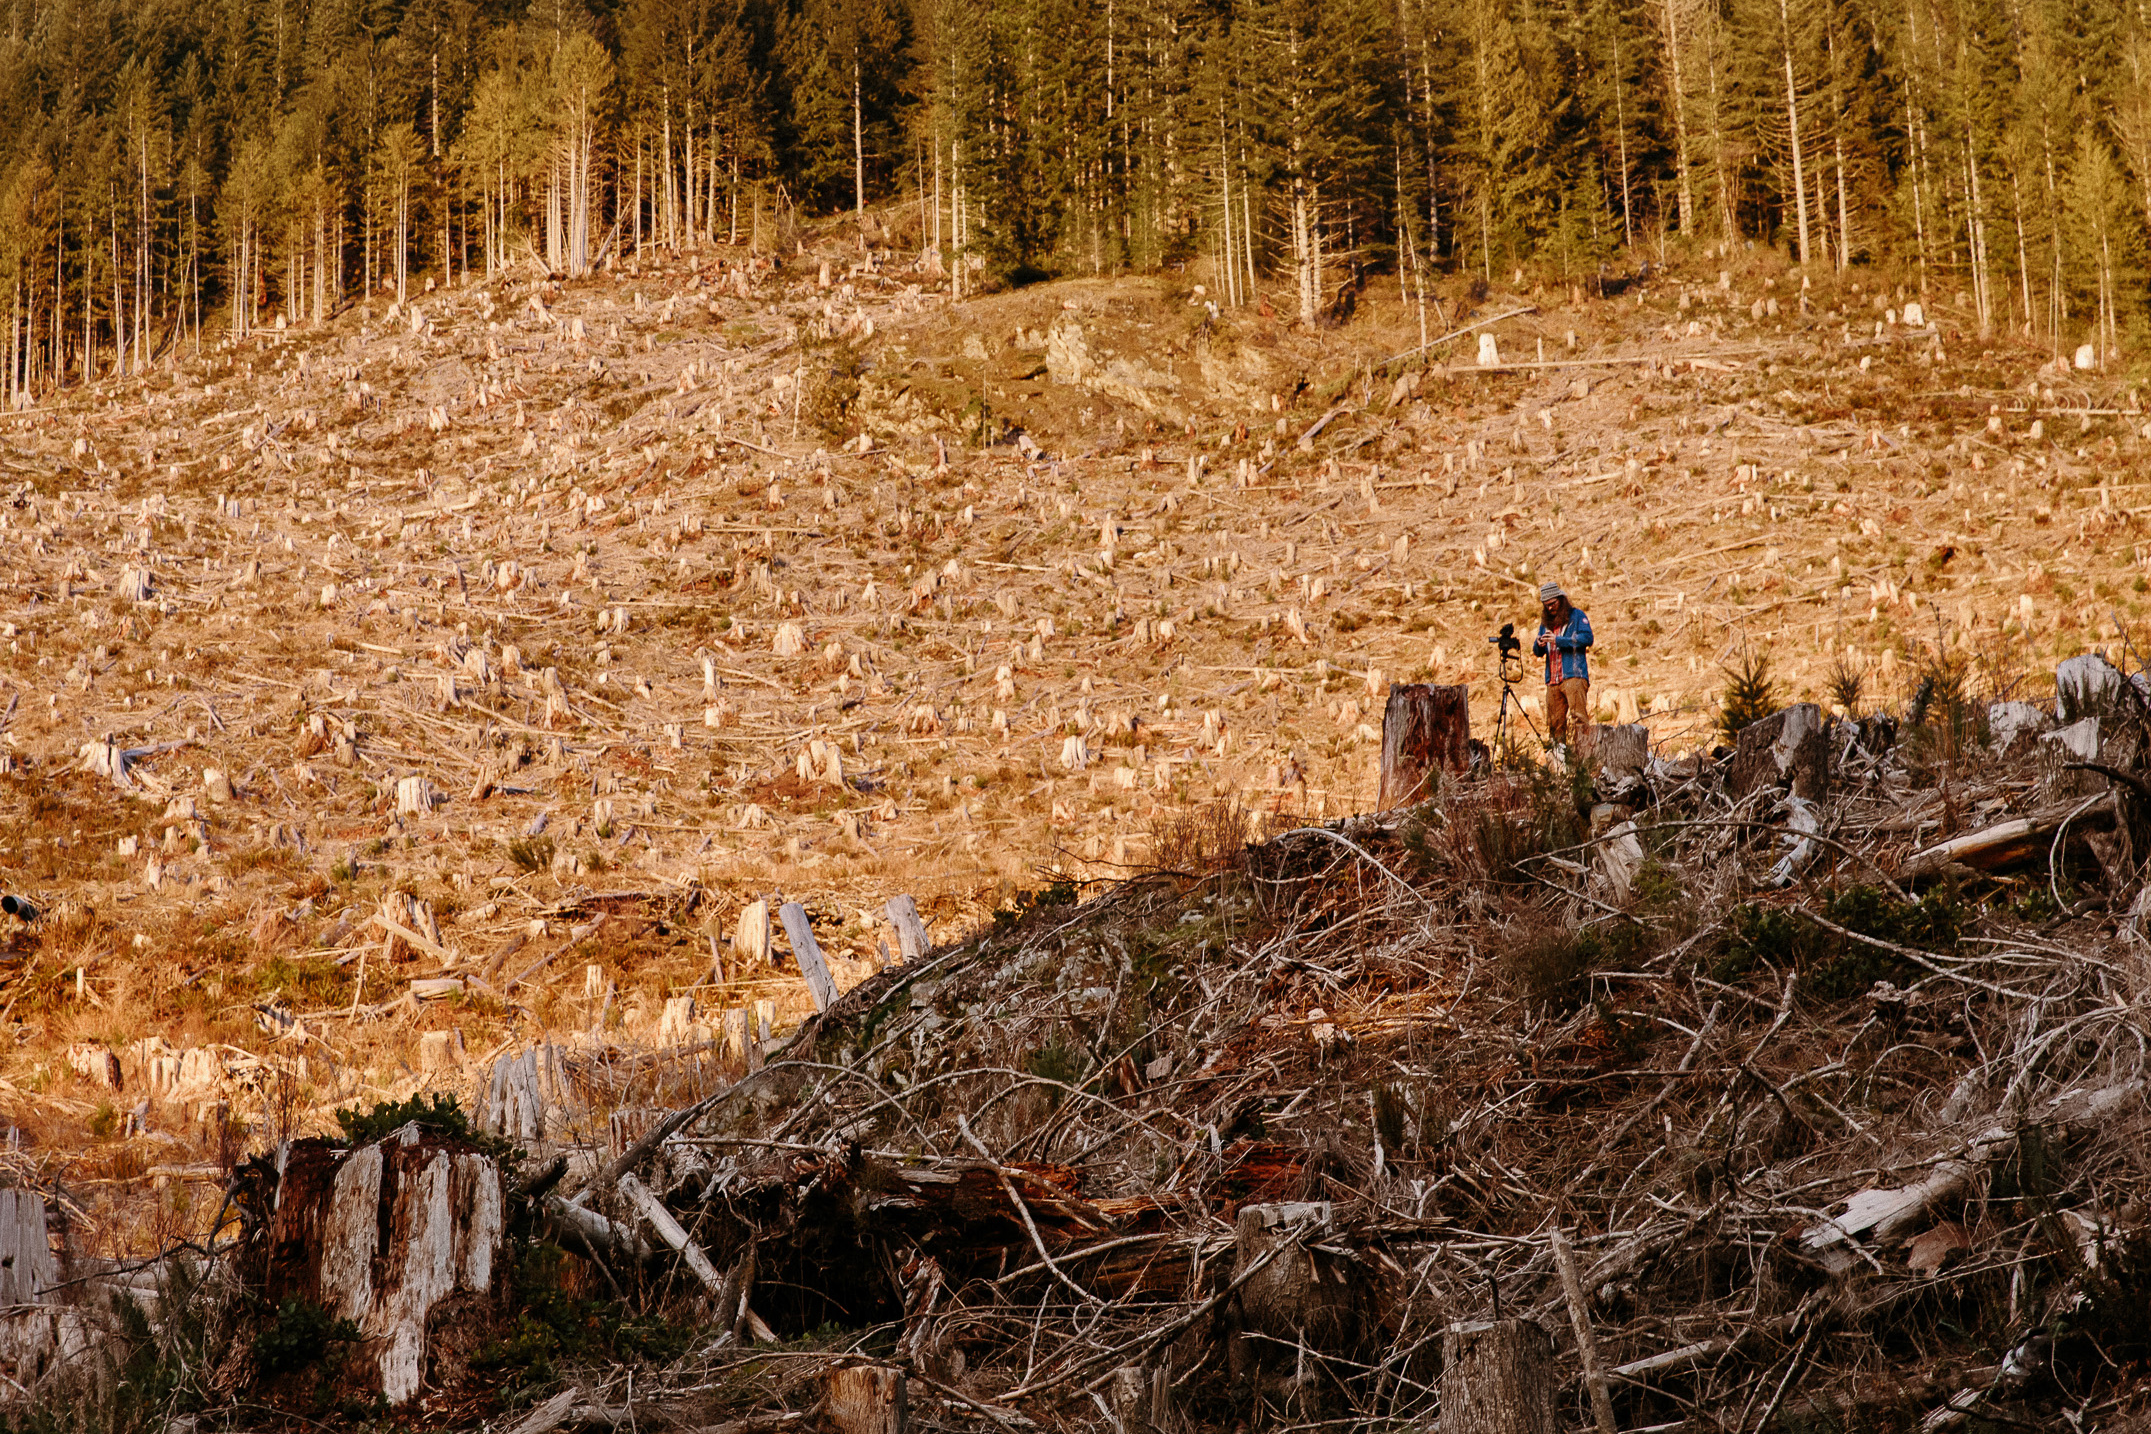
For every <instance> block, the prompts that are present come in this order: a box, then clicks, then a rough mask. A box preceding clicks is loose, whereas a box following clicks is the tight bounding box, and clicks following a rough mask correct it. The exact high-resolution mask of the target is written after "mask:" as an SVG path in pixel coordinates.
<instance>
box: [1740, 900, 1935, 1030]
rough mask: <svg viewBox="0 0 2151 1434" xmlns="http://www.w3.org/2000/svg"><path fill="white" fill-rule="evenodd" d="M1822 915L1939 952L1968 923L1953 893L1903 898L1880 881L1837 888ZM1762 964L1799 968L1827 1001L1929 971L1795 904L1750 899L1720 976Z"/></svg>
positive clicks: (1803, 985) (1804, 990) (1805, 988)
mask: <svg viewBox="0 0 2151 1434" xmlns="http://www.w3.org/2000/svg"><path fill="white" fill-rule="evenodd" d="M1821 915H1822V917H1823V919H1824V920H1826V921H1829V922H1830V923H1832V924H1833V925H1836V926H1841V927H1843V928H1844V929H1846V930H1847V931H1855V932H1858V933H1859V934H1860V935H1862V936H1872V937H1875V938H1876V939H1877V940H1881V941H1888V942H1891V943H1892V944H1894V945H1898V946H1908V947H1913V948H1916V949H1918V950H1923V951H1937V952H1940V951H1947V950H1949V949H1951V948H1952V947H1954V946H1955V945H1956V944H1957V933H1958V928H1959V924H1960V921H1961V913H1960V912H1959V911H1958V909H1957V905H1956V902H1955V899H1954V897H1953V896H1952V894H1951V893H1949V892H1947V891H1941V892H1935V893H1931V894H1929V895H1928V896H1927V897H1925V898H1924V899H1922V900H1919V901H1913V902H1903V901H1898V900H1897V899H1896V898H1894V897H1892V896H1890V895H1889V894H1888V893H1887V892H1885V891H1883V890H1882V889H1881V888H1879V887H1873V886H1853V887H1847V888H1846V889H1844V890H1842V891H1838V892H1835V893H1833V894H1831V895H1830V896H1829V897H1828V898H1827V900H1825V902H1824V903H1823V909H1822V911H1821ZM1757 966H1767V967H1769V968H1771V969H1773V970H1778V971H1785V970H1791V971H1795V972H1797V973H1798V974H1799V990H1800V992H1801V994H1803V995H1806V996H1811V997H1814V998H1815V999H1817V1000H1824V1001H1836V1000H1843V999H1845V998H1846V997H1848V996H1857V995H1859V994H1861V993H1862V992H1864V991H1866V990H1867V989H1868V988H1869V987H1871V986H1873V985H1874V983H1875V982H1877V981H1902V980H1907V979H1912V978H1915V977H1917V976H1918V975H1920V974H1922V972H1921V968H1920V967H1919V965H1918V963H1917V962H1914V961H1912V960H1910V959H1908V958H1906V957H1903V956H1899V955H1897V954H1896V953H1895V952H1892V951H1885V950H1883V949H1882V948H1880V947H1877V946H1870V945H1868V944H1867V943H1866V942H1864V941H1853V940H1850V939H1848V938H1846V937H1843V936H1840V935H1838V934H1837V933H1836V932H1834V931H1831V930H1829V929H1828V928H1826V927H1824V926H1822V925H1820V924H1818V923H1817V922H1816V921H1814V920H1813V919H1812V918H1811V917H1810V916H1809V915H1808V914H1807V913H1806V912H1804V911H1801V910H1800V909H1798V908H1796V907H1778V906H1760V905H1754V904H1750V905H1747V906H1743V907H1741V908H1740V909H1739V910H1738V911H1736V912H1735V913H1734V916H1733V922H1732V930H1731V933H1730V935H1729V936H1728V937H1727V939H1726V943H1725V950H1724V954H1723V956H1722V958H1721V959H1720V960H1719V962H1718V966H1717V973H1716V974H1717V975H1718V976H1719V978H1720V979H1723V980H1732V979H1736V978H1738V977H1740V976H1744V975H1746V974H1748V973H1749V972H1750V971H1753V970H1754V969H1755V968H1756V967H1757Z"/></svg>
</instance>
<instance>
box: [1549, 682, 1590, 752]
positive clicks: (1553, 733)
mask: <svg viewBox="0 0 2151 1434" xmlns="http://www.w3.org/2000/svg"><path fill="white" fill-rule="evenodd" d="M1590 697H1591V684H1590V683H1589V682H1587V681H1585V680H1584V679H1583V678H1581V677H1564V678H1562V679H1561V680H1560V681H1559V682H1549V683H1547V684H1546V740H1547V741H1549V742H1554V743H1565V742H1567V741H1568V714H1569V713H1570V711H1571V710H1573V711H1574V712H1575V714H1576V727H1577V733H1576V735H1577V736H1579V737H1580V736H1582V735H1583V731H1582V729H1583V726H1584V724H1585V723H1587V722H1589V721H1590V720H1591V703H1590Z"/></svg>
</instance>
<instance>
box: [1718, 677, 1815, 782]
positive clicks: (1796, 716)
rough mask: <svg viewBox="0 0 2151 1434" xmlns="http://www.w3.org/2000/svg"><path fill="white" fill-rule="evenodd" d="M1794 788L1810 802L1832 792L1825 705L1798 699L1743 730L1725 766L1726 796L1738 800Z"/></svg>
mask: <svg viewBox="0 0 2151 1434" xmlns="http://www.w3.org/2000/svg"><path fill="white" fill-rule="evenodd" d="M1773 786H1775V787H1790V788H1791V789H1792V794H1793V795H1794V796H1796V797H1799V798H1801V799H1803V800H1805V801H1810V802H1820V801H1823V800H1825V799H1826V798H1827V797H1828V796H1829V795H1830V742H1829V738H1828V737H1827V736H1826V735H1825V733H1824V731H1823V724H1822V708H1820V707H1819V706H1817V705H1816V704H1814V703H1813V702H1796V703H1794V704H1793V705H1792V706H1790V707H1787V708H1785V709H1783V710H1782V711H1778V712H1773V713H1771V714H1770V715H1769V716H1768V717H1765V718H1763V719H1762V720H1761V721H1758V722H1751V723H1749V724H1748V725H1747V726H1745V727H1743V728H1741V729H1740V736H1739V738H1738V741H1737V745H1736V746H1735V749H1734V752H1733V759H1732V761H1731V763H1729V764H1728V765H1727V767H1726V770H1725V791H1726V795H1727V796H1730V797H1732V798H1734V799H1735V800H1738V799H1739V798H1741V797H1745V796H1747V795H1748V794H1749V793H1751V792H1755V791H1758V790H1760V789H1762V788H1764V787H1773Z"/></svg>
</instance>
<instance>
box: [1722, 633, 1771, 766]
mask: <svg viewBox="0 0 2151 1434" xmlns="http://www.w3.org/2000/svg"><path fill="white" fill-rule="evenodd" d="M1720 701H1721V703H1722V706H1721V708H1720V710H1719V713H1718V735H1719V736H1720V737H1722V738H1724V739H1725V744H1726V745H1727V746H1729V747H1730V746H1736V745H1738V744H1739V741H1740V729H1741V728H1743V727H1747V726H1750V725H1751V724H1753V723H1756V722H1760V721H1762V720H1763V719H1764V718H1765V717H1768V716H1769V715H1770V714H1771V713H1773V712H1775V711H1777V710H1778V685H1777V683H1776V681H1775V680H1773V679H1772V677H1771V676H1770V658H1769V657H1768V656H1767V655H1766V654H1763V653H1760V652H1743V653H1742V654H1741V655H1740V665H1739V666H1738V667H1734V668H1728V669H1727V670H1726V674H1725V692H1724V694H1723V696H1722V698H1721V699H1720Z"/></svg>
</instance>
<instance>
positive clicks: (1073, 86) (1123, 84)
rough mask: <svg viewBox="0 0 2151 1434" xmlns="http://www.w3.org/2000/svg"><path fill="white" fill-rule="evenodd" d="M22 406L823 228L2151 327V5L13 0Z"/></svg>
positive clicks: (1023, 256) (2047, 333) (1528, 0)
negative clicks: (450, 304)
mask: <svg viewBox="0 0 2151 1434" xmlns="http://www.w3.org/2000/svg"><path fill="white" fill-rule="evenodd" d="M0 103H4V105H5V112H6V114H7V116H8V123H7V124H6V125H5V127H4V130H0V278H4V281H5V283H6V286H7V294H8V298H7V303H8V335H9V337H8V345H7V347H8V371H7V389H8V395H9V397H10V398H14V399H18V400H19V399H20V397H21V396H23V395H26V394H27V395H34V394H36V393H39V392H42V391H49V390H50V389H52V388H53V387H54V386H56V385H65V384H68V383H72V382H78V381H81V380H83V379H84V378H86V377H91V376H95V375H99V374H108V373H126V372H130V371H134V370H136V369H138V368H139V366H141V365H143V364H145V363H149V362H151V361H153V360H154V359H155V357H156V355H157V354H158V353H159V352H160V351H161V350H164V349H166V348H168V347H170V346H172V345H174V344H180V343H185V344H189V345H195V344H199V343H200V342H201V336H202V333H203V332H204V330H205V328H206V327H209V326H213V325H215V324H218V323H220V322H228V323H229V325H230V328H231V331H232V332H234V333H235V334H243V333H244V332H246V331H247V330H248V329H249V328H251V327H253V326H256V325H260V324H263V323H273V322H274V321H275V319H276V318H278V317H283V318H285V319H286V320H287V321H289V320H296V319H299V318H303V317H314V318H319V317H320V316H322V315H323V314H324V313H326V312H331V311H334V310H335V309H336V308H337V307H338V306H340V305H343V304H345V303H347V302H349V301H350V300H351V298H352V297H353V295H354V294H356V293H358V292H361V291H366V292H379V291H382V290H387V289H392V290H394V291H395V292H396V293H398V294H399V295H400V294H403V293H405V292H406V291H407V290H408V289H409V288H410V286H411V285H412V284H413V283H414V282H417V283H421V284H422V283H424V282H425V281H426V280H429V279H430V280H433V281H436V282H438V281H439V280H441V279H443V278H446V279H450V280H460V279H463V278H467V277H469V276H470V275H472V274H477V273H483V274H488V275H490V274H493V273H496V272H498V271H500V270H502V269H503V268H504V267H506V266H510V265H514V264H516V263H519V262H523V261H526V260H528V259H530V258H533V257H535V258H536V260H537V261H538V262H539V263H541V264H543V265H544V266H545V267H546V268H547V269H548V270H550V271H552V272H554V273H558V274H563V275H566V276H570V277H572V276H576V275H578V274H582V273H585V272H588V271H589V270H590V269H591V268H592V266H596V265H601V264H603V263H606V262H608V261H617V260H618V259H619V258H621V257H622V256H625V255H627V254H629V253H637V254H639V253H642V252H645V251H647V250H648V249H649V248H650V247H651V246H653V245H655V246H678V245H682V244H693V243H696V242H697V241H698V240H700V239H703V238H711V237H715V238H722V239H724V240H728V241H733V242H748V241H752V240H753V239H754V238H755V236H757V235H761V236H764V237H766V236H767V235H768V234H770V233H771V232H772V226H773V223H774V221H775V219H776V217H777V216H778V215H780V214H782V213H785V212H788V211H794V210H800V211H807V212H812V213H828V212H832V211H838V210H853V211H857V212H858V214H859V217H860V221H861V223H862V225H863V226H864V227H865V228H866V229H867V230H868V231H869V235H870V237H875V238H879V239H882V240H883V241H885V242H892V243H893V242H896V241H898V240H899V239H900V240H901V242H902V243H903V244H905V245H906V246H913V245H915V246H917V249H918V251H919V252H926V251H932V252H934V253H935V254H937V255H938V256H940V257H941V259H942V261H943V262H945V263H948V264H951V265H954V266H957V267H958V269H959V271H960V272H959V275H958V277H959V280H962V279H964V278H966V277H967V276H969V275H973V274H976V275H980V276H982V277H985V278H987V279H989V280H990V279H991V278H992V277H995V276H999V277H1006V276H1009V275H1018V276H1020V275H1023V274H1027V273H1051V274H1103V273H1112V272H1116V271H1125V270H1138V271H1141V270H1156V269H1159V268H1161V267H1165V266H1180V265H1185V264H1187V263H1189V262H1191V261H1198V260H1199V261H1202V262H1203V263H1204V264H1205V266H1206V267H1207V268H1208V269H1209V270H1210V271H1212V272H1213V273H1214V275H1215V278H1216V281H1217V284H1216V286H1217V289H1218V292H1219V295H1220V298H1221V300H1222V301H1225V302H1231V303H1235V304H1244V303H1249V302H1252V301H1253V300H1254V299H1255V298H1256V291H1257V290H1258V289H1266V288H1268V287H1269V286H1274V288H1275V290H1276V291H1279V292H1280V293H1281V294H1282V295H1283V296H1285V298H1286V302H1285V303H1283V304H1281V305H1280V307H1284V308H1287V309H1291V308H1296V309H1297V315H1298V317H1299V318H1300V319H1301V320H1302V321H1305V322H1313V321H1315V320H1317V319H1318V318H1321V317H1322V316H1324V315H1325V313H1327V312H1329V311H1331V310H1333V309H1334V308H1335V307H1336V306H1337V305H1338V304H1339V303H1340V296H1341V295H1344V294H1347V293H1350V292H1351V291H1352V290H1353V289H1354V287H1355V286H1356V285H1357V284H1359V283H1362V282H1364V281H1365V279H1366V278H1367V276H1369V275H1371V274H1386V275H1395V276H1398V278H1399V279H1400V280H1401V282H1402V284H1403V285H1404V286H1405V288H1406V291H1407V292H1409V290H1410V287H1411V286H1413V285H1423V284H1424V283H1425V282H1426V281H1427V279H1428V277H1429V276H1430V275H1432V274H1433V273H1435V272H1436V271H1441V270H1461V271H1466V272H1478V273H1480V274H1482V275H1485V276H1487V277H1488V278H1492V277H1494V276H1495V275H1497V274H1503V273H1505V272H1506V271H1507V270H1508V269H1510V268H1511V267H1512V266H1516V265H1520V264H1525V263H1532V264H1536V265H1539V266H1541V267H1544V268H1546V269H1548V270H1549V271H1551V272H1555V273H1558V274H1560V275H1561V276H1563V277H1564V278H1568V279H1571V280H1574V279H1578V278H1586V279H1587V278H1589V277H1590V276H1592V275H1594V274H1596V273H1598V272H1600V271H1601V269H1602V268H1603V266H1605V265H1607V264H1608V263H1609V262H1611V261H1612V259H1613V257H1614V256H1615V255H1616V254H1619V253H1621V252H1622V251H1624V250H1625V251H1628V252H1630V253H1632V254H1634V255H1636V256H1638V257H1639V258H1641V259H1648V258H1649V256H1650V255H1651V253H1652V252H1653V250H1654V246H1657V247H1659V248H1662V246H1663V245H1665V244H1666V243H1667V242H1668V241H1669V240H1671V239H1675V238H1679V237H1686V238H1688V239H1691V240H1693V241H1695V242H1696V243H1698V244H1703V245H1710V244H1729V245H1774V246H1776V247H1778V248H1779V249H1780V250H1781V251H1783V252H1785V253H1787V254H1788V255H1789V256H1790V257H1792V258H1794V259H1796V260H1798V261H1799V262H1801V263H1803V264H1806V265H1827V266H1833V267H1837V268H1842V267H1844V266H1846V265H1849V264H1853V263H1858V262H1860V261H1862V260H1863V259H1887V260H1889V261H1892V262H1899V263H1902V264H1903V265H1905V266H1908V268H1909V269H1910V270H1911V271H1912V272H1913V273H1914V275H1915V276H1916V278H1917V280H1918V282H1919V284H1920V287H1921V288H1922V290H1923V291H1935V290H1936V289H1939V290H1940V291H1941V292H1942V293H1945V294H1950V295H1954V294H1957V293H1962V294H1963V295H1964V296H1965V300H1966V303H1967V304H1968V305H1969V306H1971V307H1972V308H1973V309H1974V311H1975V312H1976V314H1977V316H1978V319H1979V322H1980V323H1981V324H1982V325H1983V326H1985V327H1987V328H1990V329H2004V330H2009V331H2013V332H2017V333H2021V334H2026V335H2030V336H2033V337H2035V338H2043V339H2051V340H2053V341H2054V342H2056V343H2057V344H2058V343H2060V342H2063V341H2069V342H2075V341H2077V340H2078V339H2082V338H2090V339H2093V340H2095V341H2097V342H2098V343H2100V344H2102V345H2109V346H2110V345H2113V344H2117V343H2120V342H2122V340H2123V338H2124V336H2125V335H2126V334H2127V333H2128V332H2129V331H2130V330H2131V329H2132V327H2133V326H2135V325H2137V324H2138V323H2140V321H2141V313H2142V308H2143V304H2142V300H2143V289H2144V276H2143V263H2144V248H2145V235H2146V223H2147V220H2151V13H2147V12H2146V11H2145V10H2144V8H2143V7H2142V6H2138V5H2128V4H2120V3H2112V0H2021V3H2007V4H2004V3H1991V2H1990V0H1906V3H1903V4H1881V3H1870V0H1324V3H1318V2H1317V0H1202V2H1201V3H1197V2H1196V0H1135V3H1128V0H1082V3H1074V0H990V3H969V0H909V3H905V0H722V3H720V0H621V2H620V3H618V4H616V5H608V4H600V5H598V6H597V7H595V8H584V7H583V6H581V5H576V4H569V3H567V0H548V3H543V4H534V5H530V6H522V5H516V4H503V3H470V0H410V3H397V0H220V3H217V4H205V5H200V6H190V5H170V4H156V3H150V0H14V3H12V4H11V5H10V6H9V9H8V13H7V17H6V35H5V41H4V47H0Z"/></svg>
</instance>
